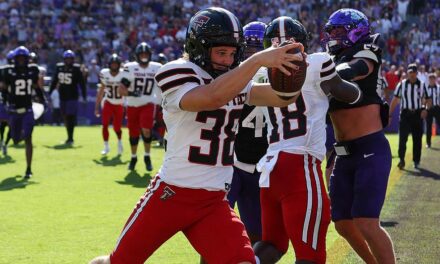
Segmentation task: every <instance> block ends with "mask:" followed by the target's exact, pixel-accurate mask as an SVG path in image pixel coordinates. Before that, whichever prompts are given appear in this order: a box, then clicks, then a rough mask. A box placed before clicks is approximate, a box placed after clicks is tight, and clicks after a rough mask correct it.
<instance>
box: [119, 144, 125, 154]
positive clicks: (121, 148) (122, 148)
mask: <svg viewBox="0 0 440 264" xmlns="http://www.w3.org/2000/svg"><path fill="white" fill-rule="evenodd" d="M123 151H124V147H122V142H119V143H118V155H121V154H122V152H123Z"/></svg>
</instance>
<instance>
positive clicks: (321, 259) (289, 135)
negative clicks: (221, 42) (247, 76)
mask: <svg viewBox="0 0 440 264" xmlns="http://www.w3.org/2000/svg"><path fill="white" fill-rule="evenodd" d="M291 38H293V39H294V40H295V41H297V42H300V43H302V45H303V46H304V49H305V50H307V46H308V40H309V33H308V32H307V30H306V29H305V27H304V26H303V25H302V24H301V23H300V22H299V21H297V20H294V19H292V18H290V17H286V16H282V17H278V18H276V19H275V20H273V21H272V22H271V23H269V25H268V26H267V29H266V32H265V35H264V47H265V48H267V47H270V46H271V45H272V43H273V42H276V43H282V42H284V41H286V40H288V39H291ZM307 62H308V64H309V66H308V68H307V74H306V80H305V82H304V85H303V87H302V89H301V95H300V96H299V97H298V99H297V100H296V102H295V103H293V104H290V105H288V106H285V107H266V108H265V109H264V115H265V120H266V121H267V122H268V135H267V137H268V141H269V147H268V150H267V153H266V155H265V156H264V157H263V158H262V159H261V160H260V162H259V163H258V165H257V169H258V170H259V171H261V172H262V173H261V176H260V187H261V190H260V192H261V211H262V230H263V238H262V241H260V242H257V243H256V244H255V246H254V250H255V254H256V255H257V256H258V257H259V258H260V260H261V263H275V262H276V261H277V260H278V259H280V258H281V256H282V255H283V254H284V253H286V252H287V249H288V245H289V240H290V242H291V243H292V245H293V248H294V250H295V256H296V263H302V264H305V263H325V261H326V249H325V239H326V233H327V228H328V225H329V223H330V203H329V200H328V197H327V192H326V190H325V185H324V179H323V177H322V171H321V162H322V160H323V159H324V157H325V141H326V130H325V126H326V124H325V117H326V115H327V110H328V105H329V102H328V97H333V98H336V99H338V100H341V101H344V102H347V103H350V104H354V103H356V102H358V101H359V99H360V98H361V96H362V93H361V91H360V90H359V88H358V87H357V86H356V85H354V84H351V83H349V82H347V81H344V80H342V79H341V78H340V77H339V76H338V74H336V72H335V64H334V63H333V61H332V59H331V58H330V55H328V54H327V53H323V52H322V53H313V54H309V55H308V56H307Z"/></svg>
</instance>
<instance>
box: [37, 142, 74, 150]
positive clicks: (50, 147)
mask: <svg viewBox="0 0 440 264" xmlns="http://www.w3.org/2000/svg"><path fill="white" fill-rule="evenodd" d="M44 147H45V148H48V149H56V150H63V149H78V148H82V146H76V145H71V144H64V143H61V144H57V145H53V146H49V145H44Z"/></svg>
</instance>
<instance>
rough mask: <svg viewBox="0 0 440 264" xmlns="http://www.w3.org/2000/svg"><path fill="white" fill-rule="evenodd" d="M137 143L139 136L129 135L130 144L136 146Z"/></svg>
mask: <svg viewBox="0 0 440 264" xmlns="http://www.w3.org/2000/svg"><path fill="white" fill-rule="evenodd" d="M138 143H139V137H130V145H131V146H137V144H138Z"/></svg>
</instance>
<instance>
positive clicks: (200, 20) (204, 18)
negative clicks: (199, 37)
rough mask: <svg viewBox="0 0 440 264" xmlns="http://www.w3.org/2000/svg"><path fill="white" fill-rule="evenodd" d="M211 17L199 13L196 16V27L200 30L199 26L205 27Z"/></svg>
mask: <svg viewBox="0 0 440 264" xmlns="http://www.w3.org/2000/svg"><path fill="white" fill-rule="evenodd" d="M210 19H211V18H209V17H207V16H204V15H198V16H196V17H195V18H194V29H195V30H198V29H199V27H203V25H205V24H206V23H208V21H209V20H210Z"/></svg>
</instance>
